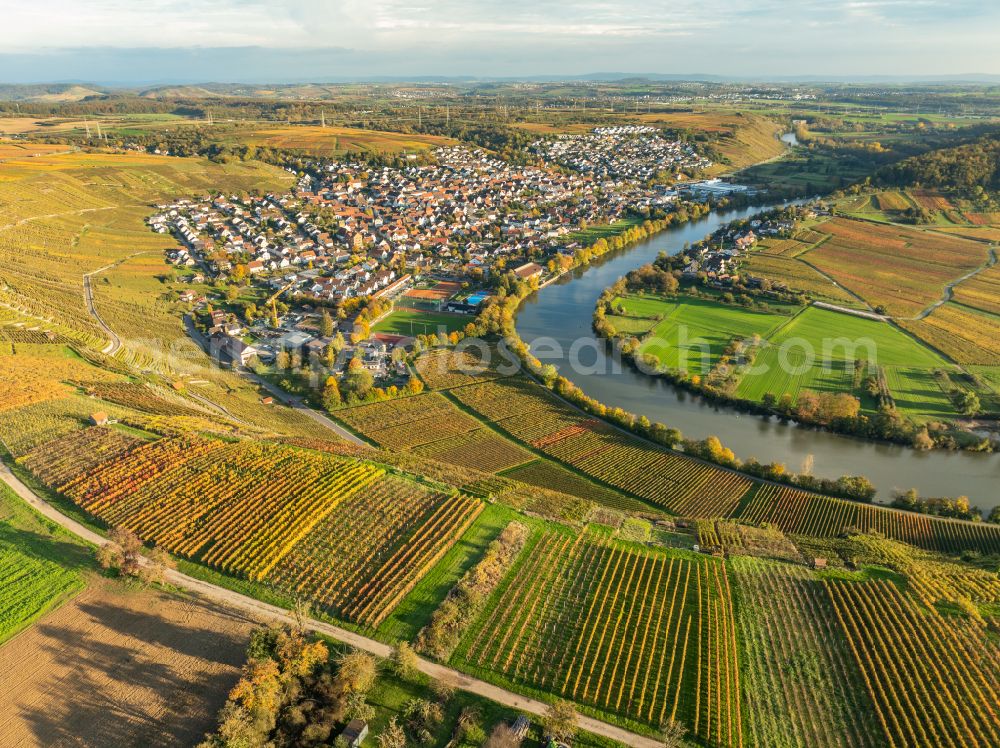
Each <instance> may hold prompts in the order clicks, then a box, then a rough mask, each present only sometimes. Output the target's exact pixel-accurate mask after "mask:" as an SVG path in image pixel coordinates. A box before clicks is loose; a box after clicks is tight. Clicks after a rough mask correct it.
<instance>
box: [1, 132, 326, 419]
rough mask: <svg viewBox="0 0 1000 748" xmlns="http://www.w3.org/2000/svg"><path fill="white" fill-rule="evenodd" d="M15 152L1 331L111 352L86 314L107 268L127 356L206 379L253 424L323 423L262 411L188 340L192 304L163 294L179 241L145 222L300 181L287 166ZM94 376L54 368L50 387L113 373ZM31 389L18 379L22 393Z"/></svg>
mask: <svg viewBox="0 0 1000 748" xmlns="http://www.w3.org/2000/svg"><path fill="white" fill-rule="evenodd" d="M31 148H32V149H34V148H35V146H34V145H33V144H32V146H31ZM9 150H15V149H13V147H12V148H11V149H8V151H9ZM16 150H17V151H18V152H19V153H21V154H25V155H20V156H8V157H6V160H5V162H4V177H5V178H4V180H2V182H0V266H2V268H3V269H2V270H0V281H2V284H0V285H2V286H3V288H2V290H0V304H2V305H3V306H2V309H0V324H2V325H3V328H4V331H5V333H4V334H3V335H0V337H2V338H3V339H4V340H7V339H9V338H12V337H13V338H14V339H15V340H25V339H26V338H24V335H25V334H26V333H27V331H28V330H30V329H32V328H34V329H36V330H38V333H40V334H44V333H46V332H52V333H54V334H56V335H58V336H61V337H60V338H58V339H59V340H61V339H62V338H67V339H69V340H70V341H71V342H72V343H73V344H74V345H77V346H80V345H82V346H85V347H87V348H89V349H91V350H100V349H101V348H103V347H104V345H105V344H106V343H107V342H108V341H107V336H106V334H105V332H104V331H103V329H102V328H101V327H100V326H99V325H98V324H97V321H96V320H95V319H94V318H93V317H92V316H91V315H90V314H89V313H88V312H87V309H86V306H85V304H84V297H83V293H82V286H83V275H82V274H83V273H85V272H90V271H95V270H98V269H100V268H107V269H106V270H104V271H103V272H101V273H100V274H98V275H95V276H94V277H93V279H92V287H93V291H94V299H95V304H96V307H97V309H98V311H99V312H100V313H101V314H102V315H103V316H104V317H105V318H106V320H108V321H109V323H110V324H111V325H112V327H113V329H115V330H116V331H117V332H118V334H119V336H120V337H121V338H122V339H123V342H124V344H125V347H124V349H123V351H122V352H121V353H120V354H119V356H120V358H121V359H122V360H123V362H125V363H132V364H138V365H140V366H141V368H142V369H144V370H148V369H156V370H159V371H162V372H165V373H167V374H168V375H169V376H170V377H171V378H172V379H175V378H177V377H178V376H182V375H186V376H188V377H190V378H191V379H197V380H198V381H201V382H204V384H203V385H200V386H202V387H204V389H205V395H206V396H209V397H210V398H211V399H212V400H213V401H214V402H221V403H223V404H224V405H225V407H226V408H227V410H229V411H230V412H232V413H234V414H235V415H237V416H238V417H239V418H241V419H242V420H245V421H247V422H248V423H250V424H253V425H254V427H260V428H265V429H269V430H278V431H281V432H284V433H293V434H297V435H302V436H315V435H316V433H317V425H316V424H315V423H314V422H311V420H310V419H308V418H306V417H304V416H302V415H301V414H299V413H295V412H294V411H292V410H289V409H285V408H272V409H268V410H266V411H262V410H261V409H260V408H259V407H256V406H257V405H258V401H259V396H258V395H257V393H256V392H255V391H254V389H253V387H251V386H249V385H248V384H247V383H246V382H245V381H244V380H242V379H240V378H239V377H238V376H235V375H234V374H232V373H230V372H225V371H221V370H218V369H213V368H210V367H208V366H206V363H207V359H206V358H205V356H204V355H203V354H202V353H201V352H200V351H199V350H198V349H197V347H196V346H195V344H194V343H192V342H191V341H190V340H188V339H187V337H186V334H185V331H184V328H183V325H182V324H181V321H180V313H181V311H182V310H181V309H180V308H179V307H177V306H176V305H175V304H174V303H173V302H168V301H164V300H163V298H162V297H163V296H164V294H165V293H166V292H168V291H170V285H169V284H167V285H164V283H163V282H161V280H160V277H161V276H164V275H165V274H166V272H167V269H168V268H167V265H166V264H165V262H164V258H163V251H164V250H165V249H170V248H172V247H173V246H174V245H175V242H174V240H173V239H171V238H170V237H165V236H163V235H157V234H154V233H153V232H151V231H149V229H148V228H147V226H146V225H145V223H144V220H145V218H146V216H148V215H149V214H150V212H152V209H153V208H152V206H153V205H154V204H155V203H159V202H164V201H165V200H167V199H168V198H171V197H175V196H182V195H187V194H200V193H203V192H206V191H211V190H227V191H228V190H231V191H236V192H240V191H246V190H251V189H262V190H267V189H277V188H281V187H283V186H285V185H287V184H288V183H289V179H290V177H289V175H288V174H287V172H283V171H282V170H280V169H277V168H275V167H271V166H267V165H264V164H260V163H256V162H243V163H232V164H217V163H214V162H212V161H208V160H206V159H193V158H191V159H182V158H168V157H164V156H153V155H147V154H137V153H132V154H109V153H82V152H68V151H67V150H66V148H65V147H64V146H63V147H60V148H59V149H58V150H55V149H52V148H51V147H46V146H39V147H38V150H39V152H41V153H42V154H43V155H40V156H37V157H31V156H30V153H34V152H35V151H34V150H31V151H30V152H27V153H25V151H24V150H23V149H21V148H20V147H18V148H17V149H16ZM8 151H5V153H7V152H8ZM109 266H110V267H109ZM177 287H178V288H179V286H177ZM167 295H168V296H172V293H169V294H167ZM15 326H17V327H20V328H22V330H24V332H18V331H16V330H15V329H14V327H15ZM34 337H35V338H37V334H36V335H35V336H34ZM2 351H3V344H2V343H0V353H2ZM19 352H20V351H19ZM4 358H6V357H4ZM14 358H15V359H16V358H17V356H15V357H14ZM54 363H55V362H54ZM3 365H4V364H3V363H0V366H3ZM8 365H9V364H8ZM60 366H62V365H60ZM103 368H108V367H103ZM95 371H96V373H92V374H91V375H90V376H78V377H69V376H64V375H63V374H61V373H59V374H56V373H55V372H53V374H54V375H53V376H51V377H46V379H48V380H49V381H48V384H47V385H46V386H47V387H49V388H50V389H51V388H58V387H59V386H60V385H59V384H57V382H55V381H52V380H56V379H58V380H60V381H62V380H65V379H71V378H72V379H79V380H94V379H98V378H100V377H105V376H107V375H106V373H105V372H103V371H101V370H100V369H97V370H95ZM33 378H34V379H39V378H41V377H40V375H39V374H36V375H35V376H34V377H33ZM25 386H26V385H25V384H23V383H19V384H18V388H19V389H21V388H24V387H25ZM27 386H31V385H27ZM0 407H2V406H0Z"/></svg>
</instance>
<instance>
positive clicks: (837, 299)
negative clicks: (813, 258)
mask: <svg viewBox="0 0 1000 748" xmlns="http://www.w3.org/2000/svg"><path fill="white" fill-rule="evenodd" d="M787 241H794V240H787ZM802 246H803V247H806V246H808V245H804V244H803V245H802ZM743 268H744V269H745V270H746V271H747V272H748V273H749V274H750V275H754V276H757V277H762V278H767V279H768V280H770V281H772V282H774V283H783V284H785V285H786V286H787V287H788V288H789V289H791V290H793V291H802V292H804V293H806V294H808V295H809V296H810V297H814V298H819V299H821V300H825V301H829V302H830V303H833V304H839V305H840V306H848V307H861V306H862V304H861V302H860V301H858V299H857V298H855V297H854V296H852V295H851V294H850V293H848V292H847V291H845V290H844V289H843V288H840V287H839V286H835V285H834V284H833V283H831V282H830V279H829V278H827V277H826V276H825V275H823V274H822V273H820V272H819V271H818V270H816V268H814V267H812V266H811V265H809V264H807V263H805V262H802V261H801V260H799V259H798V258H797V257H793V256H791V255H788V254H782V255H773V254H770V253H768V251H767V250H764V251H754V252H751V253H750V254H749V255H748V256H747V258H746V260H745V261H744V264H743Z"/></svg>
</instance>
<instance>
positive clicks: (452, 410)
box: [337, 392, 480, 449]
mask: <svg viewBox="0 0 1000 748" xmlns="http://www.w3.org/2000/svg"><path fill="white" fill-rule="evenodd" d="M337 417H338V418H339V419H340V420H342V421H343V422H344V423H346V424H347V425H348V426H350V427H351V428H352V429H353V430H354V431H357V432H358V433H360V434H362V435H363V436H364V437H365V438H367V439H370V440H372V441H374V442H375V443H377V444H379V445H381V446H384V447H389V448H392V449H410V448H413V447H418V446H420V445H421V444H429V443H431V442H435V441H438V440H439V439H447V438H449V437H452V436H456V435H458V434H467V433H469V432H470V431H475V430H476V429H478V428H479V427H480V424H479V422H478V421H476V419H475V418H472V417H471V416H469V415H467V414H465V413H463V412H461V411H460V410H458V409H457V408H456V407H455V406H454V405H453V404H452V403H451V402H450V401H449V400H448V399H446V398H445V397H443V396H442V395H439V394H437V393H435V392H428V393H425V394H422V395H415V396H413V397H404V398H398V399H395V400H389V401H386V402H382V403H373V404H371V405H360V406H358V407H356V408H347V409H344V410H339V411H337Z"/></svg>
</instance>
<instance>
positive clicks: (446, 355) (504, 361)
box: [414, 345, 521, 390]
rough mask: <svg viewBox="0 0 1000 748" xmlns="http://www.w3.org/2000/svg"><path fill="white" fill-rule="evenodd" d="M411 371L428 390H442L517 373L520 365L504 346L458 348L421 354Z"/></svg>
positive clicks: (440, 349) (437, 349) (434, 350)
mask: <svg viewBox="0 0 1000 748" xmlns="http://www.w3.org/2000/svg"><path fill="white" fill-rule="evenodd" d="M414 368H415V369H416V370H417V374H419V375H420V378H421V379H422V380H423V381H424V383H425V384H426V385H427V386H428V387H429V388H430V389H432V390H442V389H450V388H451V387H458V386H459V385H463V384H476V383H478V382H486V381H489V380H490V379H497V378H498V377H501V376H509V375H511V374H516V373H517V372H518V371H520V369H521V363H520V361H518V360H517V358H516V357H515V356H514V354H513V353H512V352H511V351H509V350H507V349H506V348H504V347H503V346H497V345H490V346H472V345H470V346H464V345H459V347H458V348H436V349H432V350H430V351H428V352H427V353H424V354H423V355H421V356H420V357H419V358H418V359H417V361H416V363H415V365H414Z"/></svg>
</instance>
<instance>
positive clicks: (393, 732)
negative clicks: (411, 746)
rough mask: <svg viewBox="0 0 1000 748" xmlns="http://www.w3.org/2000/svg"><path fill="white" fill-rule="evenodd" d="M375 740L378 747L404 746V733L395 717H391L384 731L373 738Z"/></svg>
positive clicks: (400, 747)
mask: <svg viewBox="0 0 1000 748" xmlns="http://www.w3.org/2000/svg"><path fill="white" fill-rule="evenodd" d="M375 741H376V742H377V743H378V748H406V733H405V732H403V728H402V727H400V725H399V723H398V722H396V718H395V717H391V718H390V719H389V724H388V725H386V727H385V731H384V732H382V733H381V734H380V735H379V736H378V737H377V738H375Z"/></svg>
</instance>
